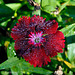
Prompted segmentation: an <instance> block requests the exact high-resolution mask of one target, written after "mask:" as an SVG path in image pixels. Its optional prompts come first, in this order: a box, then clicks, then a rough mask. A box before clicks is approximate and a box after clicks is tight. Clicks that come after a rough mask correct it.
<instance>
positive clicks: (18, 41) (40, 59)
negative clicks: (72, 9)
mask: <svg viewBox="0 0 75 75" xmlns="http://www.w3.org/2000/svg"><path fill="white" fill-rule="evenodd" d="M18 22H19V23H16V26H14V28H12V31H11V36H12V38H13V39H14V40H15V46H14V47H15V50H16V52H17V53H18V54H19V55H20V56H22V57H23V58H24V59H25V60H26V61H29V63H30V64H31V65H32V64H33V66H34V67H36V66H39V67H41V66H42V64H43V65H46V64H48V62H50V61H51V60H50V57H53V56H55V55H57V53H62V52H63V49H62V48H64V42H65V40H64V35H63V33H62V32H60V31H58V30H57V28H58V23H57V22H56V21H55V20H52V21H45V19H43V17H40V16H36V15H34V16H33V17H31V18H30V17H29V18H27V17H26V16H23V17H22V18H20V19H19V20H18Z"/></svg>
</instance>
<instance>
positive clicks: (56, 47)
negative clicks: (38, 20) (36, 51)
mask: <svg viewBox="0 0 75 75" xmlns="http://www.w3.org/2000/svg"><path fill="white" fill-rule="evenodd" d="M64 42H65V40H64V35H63V33H62V32H60V31H57V32H56V33H55V34H51V35H49V37H48V42H47V43H46V45H45V52H46V54H47V55H50V56H51V57H53V56H55V55H57V53H62V52H63V49H62V48H64V46H65V44H64Z"/></svg>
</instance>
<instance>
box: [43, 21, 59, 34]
mask: <svg viewBox="0 0 75 75" xmlns="http://www.w3.org/2000/svg"><path fill="white" fill-rule="evenodd" d="M57 28H58V23H57V22H56V21H55V20H53V21H47V22H45V26H44V28H43V30H44V34H53V33H56V31H57Z"/></svg>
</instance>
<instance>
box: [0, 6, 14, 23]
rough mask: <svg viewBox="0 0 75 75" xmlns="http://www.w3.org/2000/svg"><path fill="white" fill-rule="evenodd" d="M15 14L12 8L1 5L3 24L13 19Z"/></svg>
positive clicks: (0, 15)
mask: <svg viewBox="0 0 75 75" xmlns="http://www.w3.org/2000/svg"><path fill="white" fill-rule="evenodd" d="M13 14H14V11H13V10H12V9H11V8H9V7H7V6H5V5H0V22H3V21H5V20H7V19H9V18H11V16H12V15H13Z"/></svg>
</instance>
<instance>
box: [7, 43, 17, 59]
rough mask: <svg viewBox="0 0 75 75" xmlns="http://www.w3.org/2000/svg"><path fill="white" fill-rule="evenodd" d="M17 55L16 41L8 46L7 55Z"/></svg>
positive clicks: (9, 56)
mask: <svg viewBox="0 0 75 75" xmlns="http://www.w3.org/2000/svg"><path fill="white" fill-rule="evenodd" d="M15 55H16V53H15V50H14V43H10V44H9V46H8V48H7V56H8V58H11V57H14V56H15Z"/></svg>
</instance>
